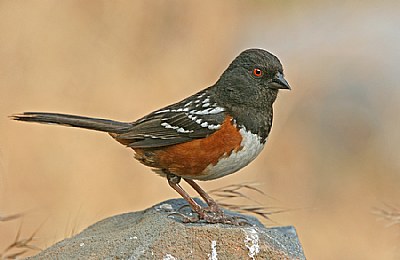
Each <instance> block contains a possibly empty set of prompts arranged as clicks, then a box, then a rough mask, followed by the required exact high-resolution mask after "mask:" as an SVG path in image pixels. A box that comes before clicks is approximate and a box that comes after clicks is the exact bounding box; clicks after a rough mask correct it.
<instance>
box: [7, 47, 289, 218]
mask: <svg viewBox="0 0 400 260" xmlns="http://www.w3.org/2000/svg"><path fill="white" fill-rule="evenodd" d="M279 89H290V86H289V84H288V83H287V81H286V80H285V79H284V77H283V69H282V65H281V63H280V61H279V59H278V58H277V57H275V56H274V55H272V54H271V53H269V52H267V51H265V50H261V49H248V50H245V51H243V52H242V53H241V54H240V55H239V56H238V57H236V58H235V59H234V60H233V62H232V63H231V64H230V65H229V67H228V68H227V69H226V70H225V71H224V73H223V74H222V75H221V77H220V78H219V80H218V81H217V82H216V83H215V84H214V85H213V86H211V87H208V88H206V89H204V90H201V91H200V92H198V93H196V94H194V95H192V96H190V97H188V98H186V99H184V100H182V101H180V102H178V103H175V104H172V105H169V106H167V107H164V108H162V109H159V110H157V111H154V112H152V113H150V114H149V115H147V116H145V117H143V118H141V119H139V120H137V121H135V122H130V123H124V122H118V121H112V120H106V119H97V118H89V117H82V116H75V115H65V114H56V113H42V112H25V113H23V114H17V115H14V116H12V118H13V119H15V120H20V121H28V122H38V123H51V124H59V125H65V126H72V127H81V128H87V129H92V130H97V131H103V132H108V133H109V134H110V135H111V136H112V137H113V138H114V139H115V140H116V141H118V142H120V143H121V144H123V145H126V146H127V147H130V148H132V149H133V150H134V151H135V158H136V159H137V160H139V161H140V162H141V163H143V164H144V165H146V166H149V167H151V168H152V169H153V170H154V171H155V172H156V173H158V174H160V175H161V176H164V177H166V178H167V179H168V183H169V185H170V186H171V187H172V188H173V189H174V190H176V191H177V192H178V193H179V194H180V195H181V196H182V197H183V198H184V199H185V200H187V202H188V203H189V204H190V206H191V207H192V209H193V211H194V212H196V213H197V215H198V217H197V218H196V219H195V220H199V219H201V220H204V221H206V222H210V223H234V221H233V220H232V218H230V217H229V216H226V215H224V214H223V212H222V211H221V210H220V208H219V207H218V205H217V204H216V202H215V201H214V200H213V199H212V198H211V197H210V196H209V195H208V194H207V193H206V192H205V191H204V190H202V189H201V188H200V187H199V186H198V185H197V184H196V183H195V182H194V180H203V181H205V180H213V179H217V178H221V177H223V176H225V175H228V174H231V173H234V172H236V171H238V170H240V169H241V168H243V167H244V166H246V165H247V164H249V163H250V162H251V161H252V160H254V158H256V157H257V155H258V154H259V153H260V152H261V150H262V149H263V147H264V145H265V143H266V140H267V137H268V134H269V132H270V130H271V126H272V104H273V103H274V101H275V99H276V97H277V94H278V90H279ZM181 178H183V179H184V180H185V181H186V182H187V183H188V184H190V185H191V186H192V187H193V188H194V189H195V190H196V191H197V192H198V193H199V195H200V196H201V197H202V198H203V199H204V200H205V202H206V203H207V204H208V206H209V207H207V208H203V207H201V206H200V205H199V204H198V203H196V202H195V201H194V200H193V199H192V198H191V197H190V196H189V195H188V194H187V193H186V192H185V191H184V190H183V189H182V187H181V186H180V185H179V182H180V180H181ZM192 220H193V221H195V220H194V219H192Z"/></svg>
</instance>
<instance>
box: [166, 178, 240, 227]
mask: <svg viewBox="0 0 400 260" xmlns="http://www.w3.org/2000/svg"><path fill="white" fill-rule="evenodd" d="M167 179H168V184H169V186H171V187H172V188H173V189H174V190H175V191H176V192H178V193H179V194H180V195H181V196H182V197H183V198H184V199H185V200H186V201H187V202H188V203H189V205H190V207H191V208H192V210H193V211H194V212H195V213H197V214H198V216H199V217H198V218H194V217H193V218H190V217H187V216H184V215H182V214H179V213H175V214H177V215H180V216H183V217H184V222H192V223H194V222H197V221H199V220H204V221H205V222H207V223H223V224H229V225H236V226H240V225H243V223H244V222H241V221H239V220H238V219H237V218H235V217H231V216H227V215H225V214H224V212H223V211H222V210H221V209H220V208H219V206H218V204H217V203H216V202H215V200H213V199H212V198H211V197H210V196H209V195H208V194H207V193H206V192H205V191H204V190H203V189H202V188H200V186H199V185H197V184H196V183H195V182H194V181H193V180H188V179H184V180H185V181H186V182H187V183H189V185H190V186H192V187H193V189H194V190H196V191H197V192H198V193H199V195H200V196H201V197H202V198H203V199H204V200H205V201H206V202H207V204H208V207H209V208H208V209H207V210H204V209H203V208H202V207H201V206H200V205H199V204H198V203H197V202H196V201H194V200H193V199H192V198H191V197H190V195H189V194H188V193H187V192H186V191H185V190H184V189H182V187H181V186H180V185H179V182H180V181H181V177H179V176H176V175H174V174H170V173H168V174H167Z"/></svg>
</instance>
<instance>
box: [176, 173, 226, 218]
mask: <svg viewBox="0 0 400 260" xmlns="http://www.w3.org/2000/svg"><path fill="white" fill-rule="evenodd" d="M184 180H185V181H186V182H187V183H188V184H189V185H190V186H192V188H193V189H194V190H195V191H197V193H198V194H199V195H200V196H201V197H202V198H203V199H204V200H205V201H206V203H207V205H208V207H209V211H210V212H213V213H218V214H222V210H221V208H220V207H219V206H218V204H217V202H215V200H214V199H213V198H211V197H210V195H208V194H207V192H205V190H203V189H202V188H201V187H200V186H199V185H198V184H197V183H195V182H194V181H193V180H191V179H184Z"/></svg>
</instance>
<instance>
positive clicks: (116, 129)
mask: <svg viewBox="0 0 400 260" xmlns="http://www.w3.org/2000/svg"><path fill="white" fill-rule="evenodd" d="M11 118H12V119H14V120H18V121H25V122H36V123H43V124H57V125H65V126H71V127H80V128H86V129H91V130H97V131H103V132H108V133H116V134H119V133H123V132H126V131H127V130H129V129H130V128H131V127H132V124H131V123H124V122H118V121H113V120H108V119H100V118H91V117H83V116H76V115H67V114H58V113H43V112H24V113H22V114H16V115H12V116H11Z"/></svg>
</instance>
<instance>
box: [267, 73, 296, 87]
mask: <svg viewBox="0 0 400 260" xmlns="http://www.w3.org/2000/svg"><path fill="white" fill-rule="evenodd" d="M270 86H271V88H273V89H289V90H290V89H291V88H290V86H289V83H288V82H287V81H286V79H285V78H284V77H283V74H282V73H280V72H278V73H276V74H275V77H274V78H273V79H272V82H271V83H270Z"/></svg>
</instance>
